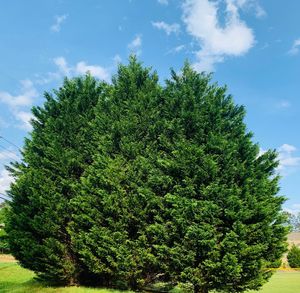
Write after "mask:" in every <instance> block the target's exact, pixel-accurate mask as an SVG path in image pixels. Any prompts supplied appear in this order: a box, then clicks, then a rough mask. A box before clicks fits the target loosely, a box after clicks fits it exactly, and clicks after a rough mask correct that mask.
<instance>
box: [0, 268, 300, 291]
mask: <svg viewBox="0 0 300 293" xmlns="http://www.w3.org/2000/svg"><path fill="white" fill-rule="evenodd" d="M176 291H177V290H176ZM0 292H1V293H11V292H12V293H37V292H42V293H43V292H45V293H48V292H53V293H73V292H74V293H83V292H86V293H90V292H91V293H96V292H98V293H119V292H120V291H117V290H108V289H92V288H84V287H59V288H53V287H47V286H45V285H43V284H41V283H39V282H38V281H36V280H35V279H34V273H33V272H31V271H29V270H25V269H23V268H21V267H20V266H19V265H18V264H17V263H14V262H0ZM122 292H123V293H125V292H124V291H122ZM177 292H178V291H177ZM251 292H252V291H251ZM256 292H257V291H256ZM259 292H260V293H300V272H299V271H298V272H294V271H287V272H277V273H276V274H275V275H274V276H273V277H272V279H271V280H270V282H269V283H268V284H266V285H265V286H264V288H263V289H262V290H261V291H259Z"/></svg>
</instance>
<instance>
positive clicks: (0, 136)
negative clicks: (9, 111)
mask: <svg viewBox="0 0 300 293" xmlns="http://www.w3.org/2000/svg"><path fill="white" fill-rule="evenodd" d="M1 138H2V139H3V140H5V141H6V142H8V143H9V144H11V145H12V146H14V147H16V148H17V149H18V151H19V152H21V149H20V148H19V147H18V146H17V145H16V144H14V143H13V142H11V141H10V140H8V139H7V138H5V137H4V136H2V135H0V139H1Z"/></svg>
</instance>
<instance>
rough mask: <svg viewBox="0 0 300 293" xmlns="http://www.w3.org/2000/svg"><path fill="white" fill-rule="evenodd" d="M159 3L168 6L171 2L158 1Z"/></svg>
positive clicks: (166, 0)
mask: <svg viewBox="0 0 300 293" xmlns="http://www.w3.org/2000/svg"><path fill="white" fill-rule="evenodd" d="M157 2H158V3H159V4H161V5H168V4H169V1H168V0H157Z"/></svg>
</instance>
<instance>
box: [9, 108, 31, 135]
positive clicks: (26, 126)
mask: <svg viewBox="0 0 300 293" xmlns="http://www.w3.org/2000/svg"><path fill="white" fill-rule="evenodd" d="M14 115H15V118H16V119H17V120H19V121H20V122H21V124H20V125H19V128H21V129H23V130H26V131H30V130H31V129H32V126H31V124H30V121H31V120H32V119H34V116H33V115H32V113H31V112H26V111H15V112H14Z"/></svg>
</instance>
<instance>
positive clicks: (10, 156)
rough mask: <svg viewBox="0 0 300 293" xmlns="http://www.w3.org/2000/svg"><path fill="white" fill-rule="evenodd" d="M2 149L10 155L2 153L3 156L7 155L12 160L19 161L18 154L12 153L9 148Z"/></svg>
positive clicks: (0, 146)
mask: <svg viewBox="0 0 300 293" xmlns="http://www.w3.org/2000/svg"><path fill="white" fill-rule="evenodd" d="M0 148H2V149H4V150H5V151H6V152H9V154H3V153H2V155H3V156H5V155H6V156H8V157H9V158H11V159H13V160H15V159H16V158H18V159H19V156H18V155H17V154H16V153H14V152H12V151H11V150H9V149H8V148H6V147H4V146H3V145H0Z"/></svg>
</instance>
